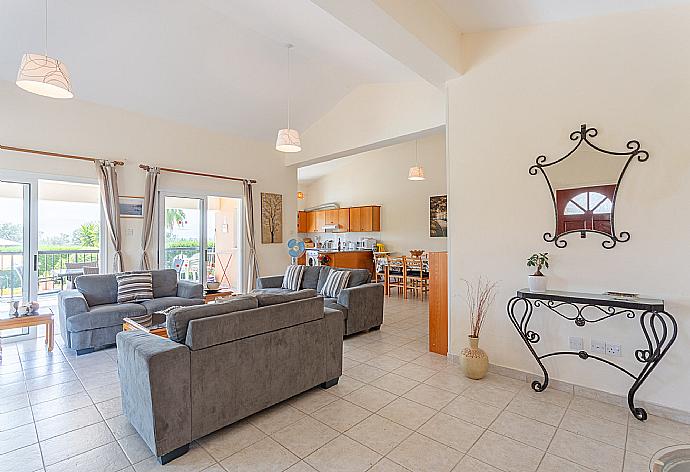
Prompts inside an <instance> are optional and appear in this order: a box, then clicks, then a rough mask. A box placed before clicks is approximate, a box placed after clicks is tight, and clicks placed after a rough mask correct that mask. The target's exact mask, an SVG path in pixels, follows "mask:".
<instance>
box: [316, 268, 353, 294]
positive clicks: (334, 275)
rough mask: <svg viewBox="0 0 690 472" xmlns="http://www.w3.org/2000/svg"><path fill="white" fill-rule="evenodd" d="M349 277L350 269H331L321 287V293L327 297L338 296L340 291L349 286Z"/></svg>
mask: <svg viewBox="0 0 690 472" xmlns="http://www.w3.org/2000/svg"><path fill="white" fill-rule="evenodd" d="M349 279H350V271H349V270H331V271H330V272H329V273H328V277H327V278H326V282H325V283H324V284H323V287H321V292H320V293H321V295H323V296H324V297H327V298H337V297H338V295H339V294H340V291H341V290H342V289H344V288H345V287H346V286H347V281H348V280H349Z"/></svg>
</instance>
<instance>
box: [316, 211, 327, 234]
mask: <svg viewBox="0 0 690 472" xmlns="http://www.w3.org/2000/svg"><path fill="white" fill-rule="evenodd" d="M325 224H326V211H325V210H321V211H317V212H316V232H317V233H318V232H319V231H323V225H325Z"/></svg>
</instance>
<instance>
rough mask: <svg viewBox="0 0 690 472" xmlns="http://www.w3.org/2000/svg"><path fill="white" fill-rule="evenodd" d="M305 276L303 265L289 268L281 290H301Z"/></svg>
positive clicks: (286, 270) (284, 276)
mask: <svg viewBox="0 0 690 472" xmlns="http://www.w3.org/2000/svg"><path fill="white" fill-rule="evenodd" d="M303 274H304V266H303V265H289V266H287V269H285V275H283V284H282V285H281V288H286V289H288V290H299V289H300V287H301V286H302V275H303Z"/></svg>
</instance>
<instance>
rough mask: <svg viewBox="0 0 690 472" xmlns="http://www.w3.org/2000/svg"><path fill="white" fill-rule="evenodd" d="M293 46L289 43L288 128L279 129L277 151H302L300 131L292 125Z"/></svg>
mask: <svg viewBox="0 0 690 472" xmlns="http://www.w3.org/2000/svg"><path fill="white" fill-rule="evenodd" d="M293 47H294V46H293V45H292V44H288V45H287V53H288V54H287V56H288V57H287V66H288V67H287V86H288V93H287V99H288V102H287V128H283V129H281V130H279V131H278V138H277V139H276V151H280V152H300V151H301V150H302V141H301V140H300V137H299V131H297V130H296V129H292V128H291V127H290V92H291V89H290V49H292V48H293Z"/></svg>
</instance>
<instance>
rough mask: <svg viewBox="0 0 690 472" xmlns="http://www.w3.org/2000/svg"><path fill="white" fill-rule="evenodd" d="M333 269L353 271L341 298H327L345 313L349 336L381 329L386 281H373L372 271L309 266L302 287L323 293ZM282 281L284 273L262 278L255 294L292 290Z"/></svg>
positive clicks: (331, 304) (329, 306)
mask: <svg viewBox="0 0 690 472" xmlns="http://www.w3.org/2000/svg"><path fill="white" fill-rule="evenodd" d="M331 270H347V271H350V280H349V281H348V284H347V288H345V289H343V290H342V291H341V292H340V294H339V295H338V298H325V299H324V303H325V306H326V307H328V308H332V309H335V310H338V311H341V312H342V313H343V316H344V317H345V335H346V336H347V335H350V334H354V333H359V332H360V331H366V330H368V329H378V328H380V327H381V324H382V323H383V298H384V296H383V295H384V293H383V292H384V289H383V284H378V283H371V273H370V272H369V271H368V270H366V269H341V268H331V267H329V266H305V269H304V275H303V278H302V285H301V288H302V289H314V290H316V291H317V292H320V291H321V288H322V287H323V285H324V283H325V282H326V277H327V276H328V272H329V271H331ZM282 283H283V276H282V275H274V276H270V277H260V278H259V279H258V280H257V282H256V289H255V290H253V291H252V293H273V294H282V293H289V292H290V291H289V290H286V289H282V288H280V287H281V285H282Z"/></svg>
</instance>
